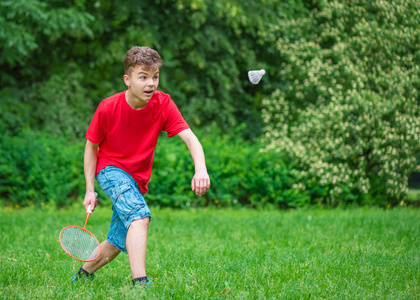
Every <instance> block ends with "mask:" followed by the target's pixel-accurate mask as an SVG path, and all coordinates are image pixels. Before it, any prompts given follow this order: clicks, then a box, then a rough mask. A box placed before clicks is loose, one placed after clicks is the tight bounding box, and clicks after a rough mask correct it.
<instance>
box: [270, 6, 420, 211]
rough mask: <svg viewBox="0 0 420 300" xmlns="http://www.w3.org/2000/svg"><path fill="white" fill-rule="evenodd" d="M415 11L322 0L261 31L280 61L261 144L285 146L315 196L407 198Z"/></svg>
mask: <svg viewBox="0 0 420 300" xmlns="http://www.w3.org/2000/svg"><path fill="white" fill-rule="evenodd" d="M419 20H420V4H419V2H418V1H415V0H410V1H393V2H392V3H391V1H382V0H378V1H368V0H359V1H333V2H328V1H325V2H320V3H318V6H317V7H315V8H314V9H313V10H312V11H311V13H310V14H309V16H308V17H306V18H300V19H296V20H292V21H287V22H282V23H281V24H277V25H273V26H271V28H270V30H269V31H268V32H267V33H266V34H265V36H264V38H265V39H266V40H267V41H270V40H271V41H272V42H273V43H274V44H275V46H276V49H277V51H278V53H279V55H280V56H281V57H282V58H283V60H284V62H283V63H282V65H281V66H280V68H279V74H278V76H279V78H280V82H279V88H278V89H277V90H276V91H275V92H274V93H273V94H272V95H271V96H270V97H268V98H266V99H264V100H263V106H264V109H263V110H262V115H263V119H264V122H265V124H266V127H265V136H264V142H265V143H266V147H265V148H264V149H263V151H275V152H286V153H287V155H288V157H289V159H290V160H292V161H294V162H295V164H296V166H295V168H294V170H293V174H294V175H295V176H296V178H299V180H298V183H297V184H295V185H294V187H295V188H296V189H300V190H307V191H308V192H309V194H310V195H311V197H312V199H313V201H321V202H324V203H330V204H332V205H337V204H338V203H340V202H343V203H358V204H360V203H373V204H380V205H385V204H387V203H391V204H397V203H400V201H402V200H405V199H406V196H407V192H408V176H409V175H410V174H411V173H412V172H413V171H414V170H415V169H416V159H415V155H416V154H417V153H419V151H420V147H419V140H420V113H419V101H420V100H419V99H420V98H419V90H420V78H419V74H420V72H419V71H420V68H419V66H418V62H419V61H420V52H419V51H418V49H419V46H420V45H419V37H420V27H419ZM417 169H420V167H419V166H417Z"/></svg>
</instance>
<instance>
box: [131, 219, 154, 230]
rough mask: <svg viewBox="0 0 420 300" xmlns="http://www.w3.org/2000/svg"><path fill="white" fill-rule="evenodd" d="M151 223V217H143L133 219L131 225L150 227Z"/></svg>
mask: <svg viewBox="0 0 420 300" xmlns="http://www.w3.org/2000/svg"><path fill="white" fill-rule="evenodd" d="M149 223H150V218H149V217H146V218H143V219H137V220H133V221H132V222H131V225H130V226H135V227H145V228H148V227H149Z"/></svg>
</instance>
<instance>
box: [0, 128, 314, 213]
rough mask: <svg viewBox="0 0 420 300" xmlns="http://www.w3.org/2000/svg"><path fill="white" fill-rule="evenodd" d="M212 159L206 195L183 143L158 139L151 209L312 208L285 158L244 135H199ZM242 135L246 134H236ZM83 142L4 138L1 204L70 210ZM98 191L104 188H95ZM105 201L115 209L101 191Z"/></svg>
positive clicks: (78, 192)
mask: <svg viewBox="0 0 420 300" xmlns="http://www.w3.org/2000/svg"><path fill="white" fill-rule="evenodd" d="M197 135H198V136H199V138H200V140H201V142H202V144H203V147H204V149H205V154H206V163H207V167H208V172H209V175H210V178H211V188H210V190H209V191H208V193H207V194H206V195H205V196H203V197H198V196H196V195H195V194H194V193H193V192H192V191H191V179H192V177H193V175H194V163H193V161H192V158H191V156H190V153H189V151H188V148H187V146H186V145H185V143H184V142H183V141H182V140H181V139H180V138H177V137H174V138H172V139H169V138H167V137H163V136H162V137H160V139H159V142H158V146H157V148H156V154H155V160H154V167H153V173H152V178H151V181H150V183H149V189H150V192H149V193H148V194H147V195H146V199H147V202H148V203H149V205H151V206H167V207H175V208H182V207H205V206H209V205H215V206H218V207H227V206H240V205H245V206H249V207H267V206H275V207H282V208H286V207H296V206H301V205H305V204H307V203H308V200H309V197H308V194H307V192H305V191H303V192H302V191H300V190H299V189H298V188H297V187H296V186H294V182H295V180H294V179H293V175H292V174H291V173H290V167H289V166H288V165H287V164H286V163H285V162H283V161H282V157H281V156H280V155H279V154H274V155H273V154H271V153H270V154H269V153H261V152H259V146H258V145H257V144H252V143H250V142H245V141H243V140H242V138H240V137H235V138H232V137H230V136H228V135H222V134H221V133H220V131H219V130H218V129H217V128H216V127H215V126H214V127H212V128H211V130H209V131H207V132H204V131H199V132H198V133H197ZM238 135H240V133H238ZM83 146H84V141H83V142H77V143H72V142H69V141H68V140H66V139H65V138H59V139H56V138H54V139H52V138H51V136H50V134H48V133H45V132H36V131H29V130H25V131H23V132H21V133H20V134H19V135H16V136H10V135H7V134H6V135H4V136H2V137H1V138H0V198H1V200H2V201H3V204H7V203H8V202H11V203H12V204H16V205H19V206H25V205H30V204H35V205H40V204H41V203H44V204H47V203H49V204H51V203H54V204H56V205H58V206H66V205H69V204H71V203H72V202H74V201H81V198H82V197H83V195H84V193H85V181H84V175H83V152H84V151H83V150H84V149H83ZM97 190H98V191H99V189H97ZM99 199H100V200H101V202H105V203H107V204H110V201H109V200H108V199H107V198H106V196H105V195H104V194H103V193H101V192H100V197H99Z"/></svg>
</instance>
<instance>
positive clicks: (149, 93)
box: [144, 90, 153, 95]
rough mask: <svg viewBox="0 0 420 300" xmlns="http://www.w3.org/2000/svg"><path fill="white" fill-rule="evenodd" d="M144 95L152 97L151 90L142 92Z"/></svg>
mask: <svg viewBox="0 0 420 300" xmlns="http://www.w3.org/2000/svg"><path fill="white" fill-rule="evenodd" d="M144 93H145V94H147V95H152V94H153V90H149V91H144Z"/></svg>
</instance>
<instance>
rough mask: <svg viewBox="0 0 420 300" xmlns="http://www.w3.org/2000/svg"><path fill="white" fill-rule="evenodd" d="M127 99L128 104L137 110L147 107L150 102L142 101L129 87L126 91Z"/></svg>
mask: <svg viewBox="0 0 420 300" xmlns="http://www.w3.org/2000/svg"><path fill="white" fill-rule="evenodd" d="M125 101H127V103H128V105H130V107H131V108H132V109H135V110H141V109H143V108H145V107H146V105H147V103H148V102H146V101H141V100H140V99H138V98H137V97H136V96H134V95H133V93H131V91H130V89H128V90H127V92H126V93H125Z"/></svg>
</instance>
